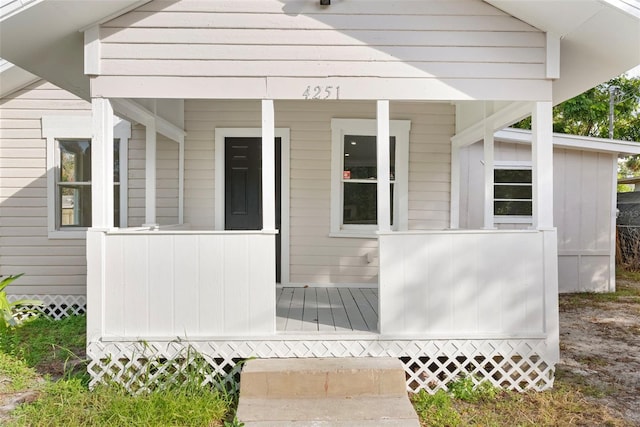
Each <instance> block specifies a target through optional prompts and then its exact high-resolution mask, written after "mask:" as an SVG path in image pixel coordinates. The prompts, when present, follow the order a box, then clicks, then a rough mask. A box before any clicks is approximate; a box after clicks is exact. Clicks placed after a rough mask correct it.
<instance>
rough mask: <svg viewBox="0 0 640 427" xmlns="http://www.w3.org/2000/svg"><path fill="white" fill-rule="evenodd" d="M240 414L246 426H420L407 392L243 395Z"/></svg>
mask: <svg viewBox="0 0 640 427" xmlns="http://www.w3.org/2000/svg"><path fill="white" fill-rule="evenodd" d="M237 417H238V420H240V421H242V422H243V423H245V427H267V426H269V427H274V426H278V427H288V426H291V427H294V426H295V427H299V426H318V427H321V426H336V427H342V426H344V427H346V426H349V427H354V426H363V427H365V426H390V427H391V426H394V427H419V426H420V422H419V421H418V416H417V415H416V413H415V411H414V410H413V406H411V403H410V402H409V399H408V397H407V395H406V394H405V396H404V397H379V396H376V397H356V398H351V399H348V398H324V399H258V398H251V399H249V398H245V397H243V396H242V395H241V397H240V403H239V405H238V412H237Z"/></svg>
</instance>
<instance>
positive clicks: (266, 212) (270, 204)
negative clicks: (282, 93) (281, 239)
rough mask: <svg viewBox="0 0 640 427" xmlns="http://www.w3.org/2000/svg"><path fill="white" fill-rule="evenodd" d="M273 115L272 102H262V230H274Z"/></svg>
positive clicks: (268, 100)
mask: <svg viewBox="0 0 640 427" xmlns="http://www.w3.org/2000/svg"><path fill="white" fill-rule="evenodd" d="M275 158H276V153H275V113H274V109H273V100H271V99H264V100H262V229H263V230H275V229H276V181H275V175H276V171H275Z"/></svg>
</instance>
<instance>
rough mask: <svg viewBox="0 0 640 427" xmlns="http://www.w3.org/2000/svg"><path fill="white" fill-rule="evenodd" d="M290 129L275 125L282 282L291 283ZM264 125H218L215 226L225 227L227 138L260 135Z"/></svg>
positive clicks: (214, 197) (284, 283) (215, 160)
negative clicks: (279, 183) (248, 126)
mask: <svg viewBox="0 0 640 427" xmlns="http://www.w3.org/2000/svg"><path fill="white" fill-rule="evenodd" d="M290 134H291V132H290V129H289V128H275V137H276V138H280V144H281V146H280V150H281V152H280V169H281V172H280V173H281V177H280V179H281V187H280V192H281V194H280V236H281V244H280V282H281V283H282V284H283V285H288V284H289V276H290V275H289V271H290V262H289V258H290V256H289V236H290V225H289V222H290V220H289V194H290V185H291V182H290V157H291V153H290V147H291V136H290ZM261 136H262V128H216V129H215V149H214V179H215V182H214V194H213V200H214V229H215V230H224V186H225V179H224V172H225V169H224V141H225V138H234V137H235V138H243V137H248V138H260V137H261Z"/></svg>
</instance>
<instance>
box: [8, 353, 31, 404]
mask: <svg viewBox="0 0 640 427" xmlns="http://www.w3.org/2000/svg"><path fill="white" fill-rule="evenodd" d="M36 379H37V374H36V371H35V370H34V369H33V368H30V367H29V366H27V364H26V363H25V362H24V361H22V360H20V359H17V358H15V357H13V356H10V355H8V354H5V353H2V352H0V395H2V394H4V393H12V392H16V391H22V390H25V389H27V388H31V387H34V386H35V384H36V382H37V381H36Z"/></svg>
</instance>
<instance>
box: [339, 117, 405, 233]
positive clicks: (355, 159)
mask: <svg viewBox="0 0 640 427" xmlns="http://www.w3.org/2000/svg"><path fill="white" fill-rule="evenodd" d="M331 128H332V189H331V191H332V196H331V201H332V203H331V234H332V235H333V236H351V237H363V236H364V237H371V236H373V235H374V232H375V230H377V228H378V227H377V191H378V167H377V140H376V131H377V124H376V121H375V120H362V119H333V120H332V121H331ZM409 130H410V122H409V121H408V120H392V121H390V129H389V134H390V137H389V160H390V161H389V178H390V185H391V188H390V194H391V200H390V206H391V212H390V213H391V222H392V228H393V229H395V230H398V229H406V223H407V216H408V207H407V187H408V182H407V181H408V151H409Z"/></svg>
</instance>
